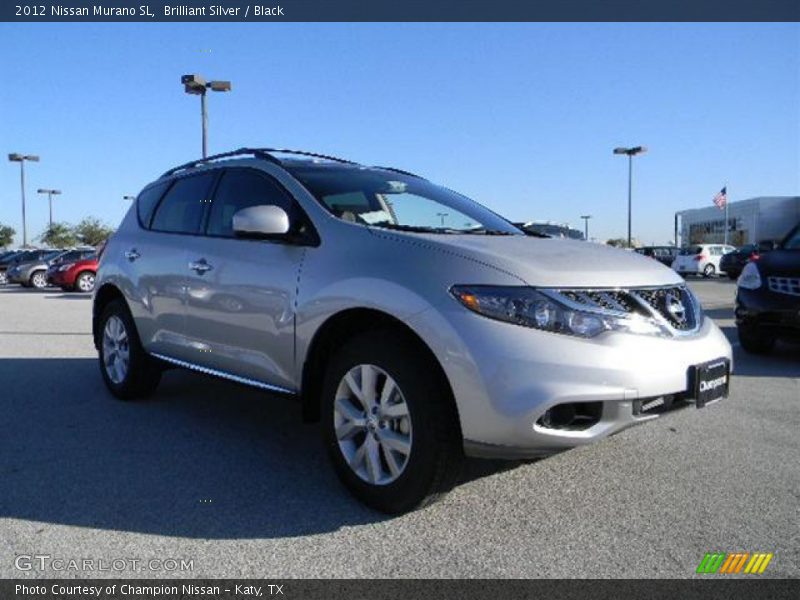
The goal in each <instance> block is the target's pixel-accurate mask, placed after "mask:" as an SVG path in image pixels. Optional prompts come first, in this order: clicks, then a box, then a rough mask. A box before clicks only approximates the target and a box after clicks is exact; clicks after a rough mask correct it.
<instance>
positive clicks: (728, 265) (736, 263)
mask: <svg viewBox="0 0 800 600" xmlns="http://www.w3.org/2000/svg"><path fill="white" fill-rule="evenodd" d="M776 245H777V244H774V243H772V242H759V243H758V244H747V245H746V246H742V247H741V248H737V249H736V250H735V251H733V252H729V253H728V254H726V255H725V256H723V257H722V258H721V259H720V261H719V266H720V270H722V271H725V273H727V274H728V277H730V278H731V279H736V278H737V277H739V275H741V274H742V269H744V266H745V265H746V264H747V263H748V262H750V261H752V260H758V259H759V258H760V257H761V255H762V254H764V253H766V252H769V251H770V250H774V249H775V246H776Z"/></svg>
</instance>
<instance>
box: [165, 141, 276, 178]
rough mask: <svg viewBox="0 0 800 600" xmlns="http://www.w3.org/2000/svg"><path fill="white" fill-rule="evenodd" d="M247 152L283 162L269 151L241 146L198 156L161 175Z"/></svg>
mask: <svg viewBox="0 0 800 600" xmlns="http://www.w3.org/2000/svg"><path fill="white" fill-rule="evenodd" d="M246 154H250V155H252V156H255V157H257V158H263V159H264V160H268V161H270V162H273V163H275V164H281V161H279V160H278V159H277V158H275V157H273V156H270V155H269V154H268V153H266V152H263V151H261V150H258V149H255V148H239V149H238V150H231V151H230V152H222V153H220V154H212V155H211V156H207V157H205V158H198V159H197V160H193V161H191V162H188V163H184V164H182V165H178V166H177V167H174V168H172V169H170V170H169V171H166V172H165V173H164V174H163V175H161V177H162V178H163V177H168V176H170V175H173V174H175V173H177V172H178V171H183V170H184V169H191V168H193V167H197V166H200V165H202V164H205V163H209V162H213V161H215V160H220V159H222V158H232V157H234V156H242V155H246Z"/></svg>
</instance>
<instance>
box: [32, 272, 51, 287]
mask: <svg viewBox="0 0 800 600" xmlns="http://www.w3.org/2000/svg"><path fill="white" fill-rule="evenodd" d="M28 283H30V287H35V288H36V289H37V290H41V289H42V288H46V287H47V273H46V272H45V271H36V272H35V273H34V274H33V275H31V278H30V280H29V281H28Z"/></svg>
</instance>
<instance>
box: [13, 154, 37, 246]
mask: <svg viewBox="0 0 800 600" xmlns="http://www.w3.org/2000/svg"><path fill="white" fill-rule="evenodd" d="M8 160H10V161H11V162H18V163H19V184H20V189H21V190H22V247H23V248H24V247H25V246H27V245H28V229H27V227H26V223H25V161H26V160H29V161H31V162H39V157H38V156H36V155H35V154H19V153H17V152H14V153H12V154H9V155H8Z"/></svg>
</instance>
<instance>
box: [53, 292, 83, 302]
mask: <svg viewBox="0 0 800 600" xmlns="http://www.w3.org/2000/svg"><path fill="white" fill-rule="evenodd" d="M44 299H45V300H91V299H92V295H91V294H79V293H75V292H73V293H64V294H52V295H50V296H45V297H44Z"/></svg>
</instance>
